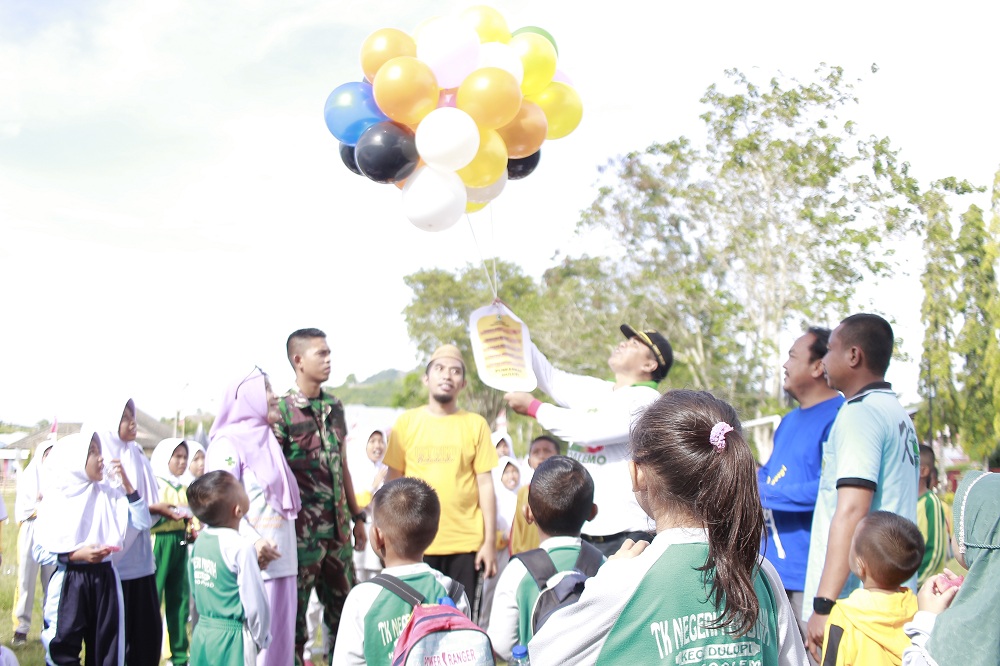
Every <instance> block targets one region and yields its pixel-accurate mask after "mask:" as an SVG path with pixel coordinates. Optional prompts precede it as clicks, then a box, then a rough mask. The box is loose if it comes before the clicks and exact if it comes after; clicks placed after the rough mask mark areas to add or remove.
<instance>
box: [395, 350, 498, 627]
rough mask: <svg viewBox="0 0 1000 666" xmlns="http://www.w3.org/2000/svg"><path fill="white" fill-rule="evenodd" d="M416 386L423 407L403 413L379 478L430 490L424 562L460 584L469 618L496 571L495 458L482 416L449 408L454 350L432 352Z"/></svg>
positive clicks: (460, 373)
mask: <svg viewBox="0 0 1000 666" xmlns="http://www.w3.org/2000/svg"><path fill="white" fill-rule="evenodd" d="M424 386H426V387H427V389H428V391H429V396H428V399H427V405H426V406H424V407H417V408H415V409H410V410H407V411H405V412H403V413H402V414H401V415H400V416H399V418H398V419H397V420H396V424H395V425H394V426H393V428H392V431H391V432H390V433H389V446H388V448H386V452H385V458H384V460H383V462H385V464H386V465H387V466H388V467H389V473H388V474H387V475H386V481H391V480H393V479H396V478H399V477H401V476H412V477H416V478H418V479H423V480H424V481H426V482H427V483H428V484H429V485H430V486H431V487H432V488H434V490H435V491H436V492H437V494H438V499H439V500H440V501H441V520H440V523H439V527H438V532H437V536H436V537H435V539H434V541H433V542H432V543H431V545H430V546H429V547H428V548H427V550H426V551H425V556H424V561H425V562H427V564H429V565H430V566H431V567H433V568H435V569H437V570H438V571H440V572H441V573H443V574H445V575H446V576H449V577H450V578H452V579H453V580H457V581H459V582H460V583H462V585H464V586H465V588H466V591H467V592H468V595H469V599H470V600H471V601H472V614H473V618H472V619H473V621H475V620H476V619H477V616H478V610H479V609H478V602H479V598H478V597H479V595H478V594H476V592H477V590H478V585H479V584H480V583H481V582H482V577H487V578H492V577H493V576H495V575H496V570H497V551H496V495H495V493H494V491H493V476H492V474H491V472H492V470H493V468H494V467H496V466H497V453H496V449H495V448H494V447H493V444H492V443H491V439H490V427H489V425H488V424H487V423H486V419H484V418H483V417H482V416H480V415H479V414H475V413H472V412H468V411H466V410H464V409H460V408H459V407H458V404H457V403H456V401H457V398H458V394H459V393H461V392H462V389H464V388H465V361H464V360H463V358H462V352H461V351H460V350H459V349H458V347H456V346H455V345H443V346H441V347H438V349H437V350H436V351H435V352H434V354H433V355H432V356H431V360H430V362H429V363H428V364H427V369H426V371H425V373H424Z"/></svg>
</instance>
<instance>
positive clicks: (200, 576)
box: [191, 557, 217, 589]
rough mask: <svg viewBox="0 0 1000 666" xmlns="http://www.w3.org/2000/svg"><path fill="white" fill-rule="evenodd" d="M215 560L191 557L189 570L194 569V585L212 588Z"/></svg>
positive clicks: (215, 573) (214, 577)
mask: <svg viewBox="0 0 1000 666" xmlns="http://www.w3.org/2000/svg"><path fill="white" fill-rule="evenodd" d="M215 566H216V565H215V560H210V559H207V558H204V557H192V558H191V568H192V569H194V584H195V585H201V586H202V587H207V588H210V589H211V588H214V587H215V579H216V576H217V572H216V568H215Z"/></svg>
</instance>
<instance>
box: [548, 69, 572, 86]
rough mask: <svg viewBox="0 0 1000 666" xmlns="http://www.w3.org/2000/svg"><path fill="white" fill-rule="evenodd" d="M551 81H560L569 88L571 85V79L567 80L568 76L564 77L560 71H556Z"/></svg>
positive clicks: (564, 73) (563, 73)
mask: <svg viewBox="0 0 1000 666" xmlns="http://www.w3.org/2000/svg"><path fill="white" fill-rule="evenodd" d="M552 80H553V81H562V82H563V83H565V84H566V85H570V86H571V85H573V79H571V78H569V76H567V75H566V72H564V71H562V70H561V69H557V70H556V73H555V74H553V75H552Z"/></svg>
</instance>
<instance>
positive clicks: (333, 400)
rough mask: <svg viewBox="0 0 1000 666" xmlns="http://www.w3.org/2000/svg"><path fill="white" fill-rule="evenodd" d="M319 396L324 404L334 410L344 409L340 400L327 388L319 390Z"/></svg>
mask: <svg viewBox="0 0 1000 666" xmlns="http://www.w3.org/2000/svg"><path fill="white" fill-rule="evenodd" d="M320 396H321V398H322V400H323V403H324V404H327V405H330V406H331V407H333V408H334V409H343V408H344V403H343V402H341V400H340V398H338V397H337V396H335V395H334V394H333V393H332V392H331V391H330V389H328V388H327V387H325V386H324V387H323V388H321V389H320Z"/></svg>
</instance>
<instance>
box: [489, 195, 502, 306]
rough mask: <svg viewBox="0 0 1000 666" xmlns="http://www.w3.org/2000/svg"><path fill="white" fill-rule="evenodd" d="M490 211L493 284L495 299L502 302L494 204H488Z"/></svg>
mask: <svg viewBox="0 0 1000 666" xmlns="http://www.w3.org/2000/svg"><path fill="white" fill-rule="evenodd" d="M486 206H487V207H488V208H489V209H490V246H491V247H492V248H493V284H494V285H496V287H495V288H494V289H493V299H494V300H500V296H499V292H500V276H499V275H497V239H496V233H495V230H496V227H494V226H493V202H492V201H491V202H490V203H488V204H486Z"/></svg>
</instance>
